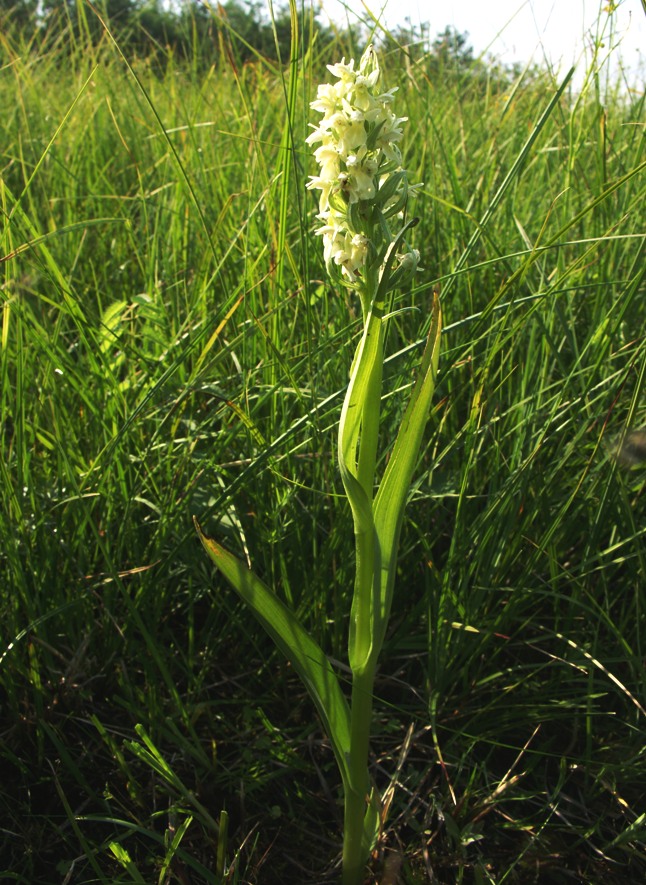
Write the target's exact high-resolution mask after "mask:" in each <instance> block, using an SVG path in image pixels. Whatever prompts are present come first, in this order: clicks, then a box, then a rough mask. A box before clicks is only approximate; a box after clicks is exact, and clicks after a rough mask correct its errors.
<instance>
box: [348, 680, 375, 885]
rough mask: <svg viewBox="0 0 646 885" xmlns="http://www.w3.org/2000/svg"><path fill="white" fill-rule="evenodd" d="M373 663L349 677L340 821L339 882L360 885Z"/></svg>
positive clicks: (365, 854)
mask: <svg viewBox="0 0 646 885" xmlns="http://www.w3.org/2000/svg"><path fill="white" fill-rule="evenodd" d="M374 674H375V671H374V666H372V665H371V666H369V667H368V669H367V670H365V671H363V672H362V673H355V674H354V676H353V679H352V703H351V731H350V758H349V760H348V767H349V769H350V783H349V784H348V786H347V789H346V791H345V809H344V825H343V875H342V882H343V885H361V882H362V881H363V874H364V871H365V866H366V862H367V860H368V853H369V851H370V845H369V844H368V843H367V840H366V836H367V834H365V835H364V819H365V816H366V810H367V800H368V795H369V793H370V776H369V774H368V752H369V747H370V721H371V719H372V690H373V683H374Z"/></svg>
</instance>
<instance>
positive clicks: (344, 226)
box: [306, 46, 418, 286]
mask: <svg viewBox="0 0 646 885" xmlns="http://www.w3.org/2000/svg"><path fill="white" fill-rule="evenodd" d="M328 70H329V71H330V73H331V74H333V76H334V77H336V78H337V82H336V83H333V84H329V83H324V84H322V85H320V86H319V87H318V92H317V97H316V99H315V101H313V102H312V103H311V107H312V109H313V110H315V111H318V112H319V113H321V114H322V115H323V116H322V119H321V121H320V122H319V124H318V126H314V125H312V124H310V125H312V129H313V131H312V132H311V133H310V135H309V136H308V138H307V139H306V140H307V143H308V144H312V145H318V147H316V149H315V151H314V157H315V159H316V162H317V163H318V165H319V167H320V170H319V174H318V175H315V176H311V178H310V181H309V182H308V185H307V186H308V188H310V189H311V190H319V191H320V192H321V194H320V197H319V215H318V218H319V220H320V221H321V226H320V227H319V229H318V230H317V233H318V234H319V235H321V236H322V237H323V249H324V256H325V261H326V265H327V267H328V271H329V272H330V273H331V274H332V275H333V276H335V277H336V278H337V279H338V271H339V269H340V281H341V282H343V283H345V284H346V285H350V286H355V285H357V284H358V283H360V282H361V280H362V277H363V274H364V273H365V271H364V268H365V266H366V263H367V262H368V261H369V260H370V257H372V258H373V259H374V260H376V261H378V262H379V264H381V262H382V261H383V259H384V255H385V254H386V251H387V249H388V246H389V245H390V243H391V242H392V241H393V240H394V239H395V237H394V236H393V235H391V234H390V231H389V228H388V225H387V224H386V223H385V219H386V218H389V217H391V216H398V215H399V214H400V212H401V211H402V209H403V208H404V206H405V204H406V200H407V197H408V196H409V194H412V193H413V190H414V188H415V187H418V186H413V187H410V188H409V185H408V180H407V177H406V173H405V172H404V171H403V170H402V168H401V160H402V157H401V152H400V150H399V146H398V142H399V141H400V140H401V138H402V136H403V130H402V128H401V124H402V123H405V122H406V121H407V117H397V116H396V115H395V114H394V113H393V111H392V105H393V102H394V95H395V92H396V89H389V90H388V91H386V92H381V93H380V92H379V88H378V87H379V80H380V70H379V63H378V61H377V56H376V54H375V52H374V50H373V48H372V46H369V47H368V48H367V49H366V51H365V52H364V54H363V56H362V58H361V61H360V62H359V67H358V68H357V69H356V70H355V63H354V59H350V61H349V62H348V63H347V64H346V61H345V59H342V60H341V62H339V63H338V64H335V65H328ZM389 179H390V183H389V184H388V182H389ZM417 261H418V253H417V252H414V251H413V252H408V253H406V260H405V261H404V262H402V264H404V265H406V266H407V267H411V268H412V266H413V265H414V266H415V267H416V266H417ZM335 270H336V273H335Z"/></svg>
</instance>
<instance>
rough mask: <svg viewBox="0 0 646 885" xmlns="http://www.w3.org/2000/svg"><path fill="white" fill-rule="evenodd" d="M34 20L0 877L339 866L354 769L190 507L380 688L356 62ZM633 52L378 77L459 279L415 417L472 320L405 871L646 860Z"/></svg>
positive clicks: (20, 179) (393, 710) (386, 749)
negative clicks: (335, 102)
mask: <svg viewBox="0 0 646 885" xmlns="http://www.w3.org/2000/svg"><path fill="white" fill-rule="evenodd" d="M0 39H2V41H3V43H2V52H3V59H4V62H3V64H4V66H3V69H2V78H1V79H0V90H1V93H2V105H3V107H4V108H5V113H4V114H3V118H2V139H1V143H2V145H3V150H2V160H1V163H2V178H1V199H2V212H3V226H2V233H1V237H2V241H1V243H0V256H2V259H3V260H2V262H1V264H0V267H1V269H2V273H3V279H2V290H1V291H2V309H3V313H2V334H1V341H0V348H1V350H0V378H1V392H0V396H1V398H2V400H1V416H2V432H1V437H0V439H1V446H2V451H1V458H0V498H1V501H2V506H1V508H0V532H1V538H2V546H1V548H0V549H1V550H2V552H1V553H0V587H1V588H2V589H1V590H0V613H1V616H2V623H3V629H2V637H3V640H2V647H0V710H1V720H2V722H3V726H2V743H1V745H0V760H1V761H0V767H1V771H2V778H1V783H2V786H1V787H0V821H1V827H0V871H3V875H4V877H5V878H6V879H7V881H15V882H18V883H24V885H26V883H30V885H35V883H38V885H52V883H54V882H57V883H58V882H65V883H72V882H73V883H79V885H80V883H90V882H102V883H117V882H123V883H135V882H146V883H152V882H160V883H162V882H171V881H178V882H192V883H200V882H204V883H215V882H220V881H226V882H232V883H233V882H236V883H244V882H251V883H256V882H257V883H271V885H273V883H280V882H285V881H299V882H312V883H319V885H321V883H323V882H325V881H334V878H335V875H337V872H335V870H338V867H335V864H337V863H338V847H339V834H340V805H339V802H340V792H339V784H338V782H337V777H336V774H335V769H334V762H333V758H332V754H331V752H330V749H329V747H328V746H327V745H326V743H325V742H324V741H323V740H322V734H321V731H320V728H319V726H318V723H317V722H316V719H315V717H314V714H313V710H312V708H311V706H310V704H309V702H308V701H307V698H306V696H305V695H304V692H303V691H302V690H301V687H300V684H299V683H298V681H297V680H296V679H295V677H294V676H293V674H291V673H290V671H289V669H288V668H286V666H285V665H284V663H283V661H282V659H281V658H280V657H279V656H278V655H277V654H276V653H275V652H274V650H273V648H272V645H271V643H270V642H269V640H268V639H267V638H266V637H265V636H264V634H263V632H262V630H261V628H260V627H259V626H257V625H256V624H255V623H254V622H252V621H250V619H249V617H248V614H247V612H246V611H245V610H244V609H243V608H242V607H241V606H240V604H238V603H237V602H236V599H235V598H234V595H233V593H232V592H230V591H229V590H228V588H227V587H226V586H224V584H222V583H221V582H220V579H218V578H217V577H215V576H214V575H213V573H212V569H211V567H210V565H209V562H208V561H207V560H206V557H205V556H204V555H203V551H202V549H201V546H200V545H199V542H198V540H197V538H196V536H195V534H194V531H193V529H192V523H191V518H192V515H193V514H196V515H198V517H199V518H200V520H201V522H202V523H203V525H204V527H205V530H207V531H208V532H209V534H212V535H214V536H217V537H218V538H220V539H221V540H223V541H224V542H225V543H227V544H228V545H229V546H230V547H231V548H232V549H234V550H236V551H237V552H238V553H239V554H240V555H242V556H247V557H248V558H249V560H250V561H251V562H253V564H254V568H255V569H256V570H257V571H258V572H259V573H260V574H262V575H263V576H264V578H265V580H266V581H267V583H269V584H271V585H273V586H275V587H277V588H278V590H277V592H279V593H280V594H281V596H282V598H283V599H284V600H286V601H287V602H288V603H289V604H290V605H292V606H293V607H294V608H296V609H297V610H298V611H299V613H300V614H301V615H302V616H303V618H305V619H306V621H307V623H308V625H310V626H311V628H312V629H313V631H314V633H315V635H316V636H317V638H318V639H319V641H320V643H321V644H322V646H323V647H324V648H325V649H326V650H327V651H328V652H329V654H330V656H331V658H332V660H333V662H334V663H335V666H336V667H338V670H339V672H340V673H341V674H343V673H344V672H346V671H345V670H344V667H345V649H344V638H345V635H346V633H347V630H346V618H347V616H348V600H349V593H350V589H351V586H352V575H353V569H352V562H351V551H352V529H351V520H350V515H349V513H348V512H347V510H346V507H345V506H344V503H343V499H342V497H341V484H340V477H339V475H338V472H337V468H336V463H335V455H334V444H335V431H336V424H337V421H338V414H339V409H340V404H341V399H342V395H343V391H344V386H345V384H346V382H347V373H348V368H349V361H350V359H351V355H352V353H353V350H354V345H355V341H356V336H357V334H358V333H359V326H358V322H357V319H356V310H355V308H356V306H355V305H353V304H352V303H348V302H346V300H345V299H344V298H343V297H340V296H339V295H338V294H337V293H335V292H334V291H331V290H330V289H329V287H328V285H327V284H326V277H325V271H324V268H323V266H322V257H321V254H320V253H321V250H320V243H319V241H318V240H317V239H315V238H314V237H313V235H312V228H313V215H314V211H315V206H314V198H313V197H312V195H311V194H308V193H306V191H305V186H304V185H305V181H306V176H307V174H309V173H311V172H312V161H311V158H310V157H309V155H308V152H307V151H305V150H304V146H303V142H304V138H305V135H306V133H307V122H308V120H309V119H310V116H311V115H310V112H309V109H308V103H309V101H310V99H311V97H312V94H313V91H314V85H315V83H316V82H318V81H319V80H320V79H322V78H323V77H324V76H325V69H324V64H325V63H326V62H328V61H334V60H336V56H338V57H339V58H340V57H341V56H342V55H344V54H345V55H346V57H347V56H349V55H355V56H356V55H357V52H358V47H353V46H346V45H339V46H338V51H337V53H336V55H335V58H328V57H327V56H326V57H325V58H323V57H319V56H318V55H317V54H316V52H314V53H313V54H312V55H310V56H307V57H304V58H300V59H299V63H298V66H297V68H295V69H294V70H293V71H292V73H291V75H290V72H289V71H288V70H287V68H285V69H283V68H282V67H277V66H275V65H272V64H271V63H269V62H264V61H262V60H259V61H257V62H256V63H252V64H246V65H244V66H242V65H236V63H235V46H236V43H235V40H236V38H235V35H231V47H232V50H233V51H232V52H231V53H230V54H229V55H226V54H223V55H222V56H221V57H220V60H219V61H218V62H217V64H215V65H214V66H213V67H211V68H202V67H200V66H199V65H197V64H194V65H190V64H186V65H184V66H181V65H178V64H176V63H174V62H173V59H172V58H168V59H165V60H164V62H165V63H164V64H163V65H161V64H159V63H158V61H155V60H149V61H137V62H133V63H132V66H131V67H129V66H128V64H126V62H125V60H124V58H123V57H122V56H121V54H120V52H119V49H118V47H117V46H115V45H114V43H113V42H112V41H111V40H110V38H109V37H108V36H106V38H105V40H104V41H103V42H102V43H101V44H100V45H98V46H91V45H89V44H86V43H84V42H83V38H82V37H77V38H75V40H76V42H74V40H73V39H72V38H69V39H68V40H67V41H65V40H63V39H61V40H60V41H59V42H53V41H47V40H45V39H43V40H42V44H41V43H38V42H37V41H36V40H34V41H33V42H32V44H31V45H30V46H27V45H24V44H21V43H20V42H19V39H18V38H17V37H16V36H15V35H13V36H12V35H11V34H4V35H3V36H2V37H1V38H0ZM39 39H40V38H39ZM340 39H342V38H340ZM160 51H161V50H160ZM607 64H608V62H606V61H604V60H603V59H602V58H601V57H600V56H596V55H595V56H593V57H591V58H590V59H588V63H587V70H586V73H585V76H584V79H583V81H582V85H581V86H580V87H577V89H576V90H575V89H574V87H573V85H572V83H571V82H570V83H565V85H564V86H563V88H562V90H560V86H559V83H558V82H555V81H554V80H552V78H551V77H550V76H548V75H547V74H543V73H539V74H535V73H532V74H524V75H523V74H520V75H518V77H517V78H516V79H515V80H514V81H512V82H510V83H507V84H504V83H501V82H500V81H498V80H496V78H495V77H494V76H492V77H491V79H490V81H489V82H488V83H486V82H485V83H483V82H482V81H480V80H479V81H477V82H467V81H465V80H464V79H462V80H460V78H459V77H457V76H452V75H451V73H450V72H448V71H447V72H446V74H445V76H444V78H443V79H442V81H441V82H438V81H437V80H435V79H434V78H433V77H431V76H430V73H429V69H427V67H425V61H424V60H423V59H422V60H421V61H420V62H418V63H414V64H410V63H407V62H406V59H405V58H404V57H403V56H402V55H400V54H398V53H393V54H392V55H391V56H389V57H386V58H384V59H383V65H384V68H385V69H386V70H387V78H388V85H395V84H399V87H400V100H401V102H402V103H403V104H404V105H405V106H406V110H405V113H407V114H408V116H409V117H410V120H411V124H410V128H411V129H413V130H416V132H417V135H416V136H415V137H414V138H409V140H408V142H407V146H406V148H405V150H406V157H405V162H406V166H407V168H408V169H409V170H410V172H411V180H413V181H415V180H419V181H423V182H424V183H425V187H424V194H423V196H421V197H420V198H419V200H418V201H417V203H416V205H415V207H414V211H415V212H416V213H417V214H419V215H420V218H421V221H420V224H419V225H418V227H417V228H416V230H415V233H414V246H415V247H417V248H419V249H420V251H421V253H422V266H423V267H425V268H426V270H425V271H424V272H423V273H422V274H420V276H419V282H418V285H417V286H416V288H415V289H414V291H412V292H406V293H402V294H401V296H399V299H398V302H397V304H396V305H395V307H396V308H399V307H405V306H406V307H407V306H410V305H412V306H414V307H415V308H416V310H415V311H408V312H405V313H401V314H399V315H398V316H397V317H395V318H394V319H393V320H392V322H391V328H390V330H389V337H388V348H389V353H390V358H389V360H388V362H387V365H386V376H387V379H388V387H389V391H390V392H389V394H388V395H387V396H386V399H385V402H384V414H385V420H384V433H389V432H394V430H395V428H396V427H397V423H398V420H399V417H400V411H401V408H402V403H403V401H404V400H405V397H403V396H402V395H398V392H399V391H403V390H404V389H405V388H407V387H408V386H409V385H410V380H411V372H412V371H413V369H414V366H415V364H416V360H417V358H418V356H419V353H420V347H421V341H422V339H423V335H424V332H425V322H426V319H427V312H428V307H429V304H430V300H431V292H432V290H433V289H434V288H440V289H441V292H442V303H443V310H444V316H445V322H446V324H447V328H446V330H445V334H444V349H443V355H442V359H441V372H440V379H439V386H438V391H437V396H436V401H437V407H436V408H435V410H434V414H433V416H432V419H431V421H430V422H429V428H428V434H427V440H426V442H425V446H424V454H423V458H422V462H421V464H420V467H419V469H418V471H417V474H416V475H417V481H416V484H415V488H414V491H413V494H412V498H411V501H410V504H409V508H408V511H407V520H406V523H405V527H404V532H403V536H402V555H401V562H400V579H399V585H398V589H397V590H396V594H395V601H394V605H393V616H392V622H391V629H390V632H389V635H388V637H387V640H386V646H385V649H384V654H383V657H382V663H381V669H380V672H379V674H378V677H377V684H376V703H375V719H376V721H375V724H374V727H373V733H374V734H375V735H376V737H375V740H374V742H373V774H374V776H375V777H376V779H377V781H378V782H379V783H380V785H381V787H382V788H385V787H387V785H388V784H389V783H391V782H392V784H393V794H392V804H391V809H390V817H389V820H388V822H387V825H386V829H385V832H384V835H383V840H382V852H381V855H380V857H378V858H376V859H375V862H374V876H375V881H381V882H382V883H387V882H395V881H401V882H405V883H419V882H442V883H450V882H456V883H457V882H464V883H468V882H474V883H499V885H502V883H509V885H511V883H526V882H545V883H558V882H563V883H568V882H585V883H597V882H604V883H605V885H608V883H614V882H622V883H623V882H627V881H640V880H641V878H643V876H644V873H645V872H646V838H645V837H646V825H645V823H644V809H643V795H644V790H645V789H646V759H645V757H644V750H643V747H644V741H643V727H644V714H645V711H644V704H645V703H646V702H645V701H644V697H645V692H644V688H645V686H644V668H643V661H644V654H645V652H644V647H643V636H644V635H645V634H644V618H645V615H644V607H645V605H646V598H645V592H646V580H645V575H646V563H645V559H646V552H645V549H646V548H645V546H644V534H645V528H644V526H645V525H646V521H645V518H644V517H645V508H644V466H643V462H642V463H641V465H638V466H636V467H634V468H633V469H628V468H626V467H623V466H622V465H621V463H620V462H618V461H617V460H616V459H615V458H614V457H613V452H614V451H615V450H616V448H617V446H618V445H619V444H620V443H621V440H622V439H623V438H624V436H625V434H626V433H627V432H629V430H630V429H632V428H639V427H640V426H644V425H645V424H646V407H645V405H644V403H645V399H644V390H645V366H646V339H645V337H644V332H643V330H644V328H646V311H645V308H644V295H645V293H646V292H645V282H644V267H645V262H644V248H645V247H644V229H645V220H646V219H645V215H646V212H645V209H644V206H645V205H646V203H645V201H644V195H645V194H644V159H645V158H644V128H643V121H644V93H643V88H642V90H641V91H639V90H635V89H629V88H627V84H625V83H623V82H622V81H621V78H615V77H610V76H609V75H608V70H609V69H608V68H607V67H606V65H607ZM290 76H293V77H296V80H290V79H289V77H290ZM286 109H287V110H286ZM389 428H390V430H389ZM222 811H226V812H228V816H229V825H228V838H227V837H225V835H224V833H223V830H222V829H221V828H220V825H221V823H222V820H221V813H222ZM225 854H226V856H225ZM397 876H399V880H397Z"/></svg>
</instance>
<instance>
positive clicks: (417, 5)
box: [319, 0, 646, 82]
mask: <svg viewBox="0 0 646 885" xmlns="http://www.w3.org/2000/svg"><path fill="white" fill-rule="evenodd" d="M319 2H320V5H321V8H322V11H323V15H324V16H325V15H327V16H329V17H330V18H331V19H333V20H335V21H337V22H339V23H342V22H345V21H346V16H347V17H348V18H349V20H350V22H352V21H356V20H357V16H359V17H361V18H362V19H364V20H368V16H367V14H366V11H365V7H364V5H363V3H362V0H319ZM366 3H367V5H368V6H369V8H370V9H371V11H372V12H373V13H374V14H375V16H377V17H378V16H379V14H380V13H381V12H382V10H383V15H382V20H383V21H384V22H385V23H386V24H387V25H388V26H389V27H391V28H392V27H395V26H396V25H397V24H401V23H404V20H405V19H406V18H410V20H411V23H412V24H413V25H415V24H419V23H420V22H429V23H430V26H431V37H432V38H433V37H435V36H436V34H437V33H438V32H440V31H443V30H444V28H445V27H446V26H447V25H449V26H452V27H454V28H455V29H456V30H457V31H458V32H459V33H464V32H465V31H466V32H468V33H469V43H470V45H471V46H473V48H474V50H475V53H476V55H478V54H480V53H483V52H488V53H489V54H491V55H493V56H495V57H496V58H498V59H499V60H500V61H502V62H512V61H519V62H525V61H529V60H530V58H532V57H533V58H534V60H535V61H537V62H540V61H542V60H543V58H544V57H545V55H546V56H547V58H548V59H549V60H550V62H551V63H553V64H554V65H555V66H556V67H561V69H562V70H563V71H564V70H566V69H567V68H569V66H570V65H571V64H573V63H574V62H577V61H580V62H581V65H582V67H585V61H581V52H582V51H583V49H584V47H585V46H586V45H588V46H589V45H590V42H591V40H592V39H594V38H595V37H599V36H601V35H602V34H603V38H604V39H603V42H604V44H605V46H606V47H609V46H610V45H615V44H616V43H617V42H620V44H621V48H620V50H619V51H620V52H621V55H622V58H623V64H624V66H625V68H626V69H628V70H630V71H634V72H636V71H637V70H638V69H639V67H640V55H641V71H642V82H643V77H644V76H645V73H644V72H645V71H646V10H645V8H644V6H643V5H642V0H619V2H616V0H615V4H614V5H615V6H616V7H617V8H616V10H615V12H614V13H612V14H611V15H609V13H608V11H607V10H608V7H609V6H611V5H612V4H611V3H609V2H608V0H449V2H446V0H366ZM323 20H325V18H324V17H323ZM610 28H612V31H611V30H610ZM611 33H612V35H613V37H612V43H610V42H609V39H608V38H609V36H610V34H611Z"/></svg>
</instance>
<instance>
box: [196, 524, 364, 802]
mask: <svg viewBox="0 0 646 885" xmlns="http://www.w3.org/2000/svg"><path fill="white" fill-rule="evenodd" d="M194 522H195V528H196V529H197V533H198V535H199V537H200V540H201V542H202V544H203V545H204V548H205V550H206V552H207V553H208V554H209V556H210V557H211V559H212V560H213V562H214V563H215V565H216V566H217V568H218V570H219V571H220V572H221V573H222V574H223V575H224V577H225V578H226V579H227V580H228V581H229V583H230V584H231V585H232V586H233V588H234V589H235V590H236V591H237V592H238V594H239V595H240V596H241V597H242V599H243V600H244V601H245V602H246V603H247V605H249V607H250V608H251V610H252V612H253V613H254V615H255V617H256V618H257V620H258V621H259V622H260V623H261V624H262V626H263V627H264V628H265V630H266V631H267V633H268V634H269V635H270V636H271V638H272V639H273V640H274V642H275V643H276V645H277V646H278V648H279V649H280V650H281V651H282V653H283V654H284V655H285V657H286V658H287V659H288V660H289V661H290V663H291V664H292V666H293V667H294V669H295V670H296V672H297V673H298V675H299V676H300V678H301V680H302V682H303V684H304V685H305V687H306V688H307V690H308V692H309V694H310V697H311V698H312V700H313V701H314V705H315V706H316V709H317V711H318V713H319V715H320V717H321V719H322V720H323V727H324V728H325V731H326V732H327V734H328V736H329V738H330V741H331V742H332V749H333V750H334V755H335V757H336V761H337V763H338V766H339V770H340V772H341V777H342V778H343V782H344V786H345V787H347V786H348V785H349V784H351V783H352V777H351V774H350V769H349V766H348V757H349V753H350V709H349V707H348V702H347V701H346V699H345V696H344V695H343V692H342V691H341V686H340V685H339V680H338V679H337V677H336V674H335V673H334V671H333V669H332V666H331V664H330V662H329V660H328V658H327V656H326V655H325V653H324V652H323V650H322V649H321V647H320V646H319V645H318V643H317V642H315V641H314V639H312V637H311V636H309V634H308V633H307V632H306V631H305V629H304V628H303V626H302V625H301V623H300V621H299V620H298V618H297V617H296V615H295V614H294V612H293V611H292V610H291V609H289V608H288V607H287V606H286V605H285V603H284V602H282V601H281V600H280V599H279V598H278V597H277V596H276V594H275V593H273V592H272V591H271V590H270V589H269V587H267V585H266V584H264V583H263V582H262V581H261V580H260V578H259V577H258V576H257V575H255V574H254V572H253V571H251V569H249V568H247V566H246V565H245V563H243V562H242V561H241V560H240V559H238V558H237V557H236V556H234V555H233V554H232V553H230V552H229V551H228V550H226V549H225V548H224V547H222V545H221V544H218V542H217V541H215V540H213V539H212V538H207V537H206V535H205V534H204V533H203V531H202V529H201V527H200V524H199V523H198V521H197V519H194Z"/></svg>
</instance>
